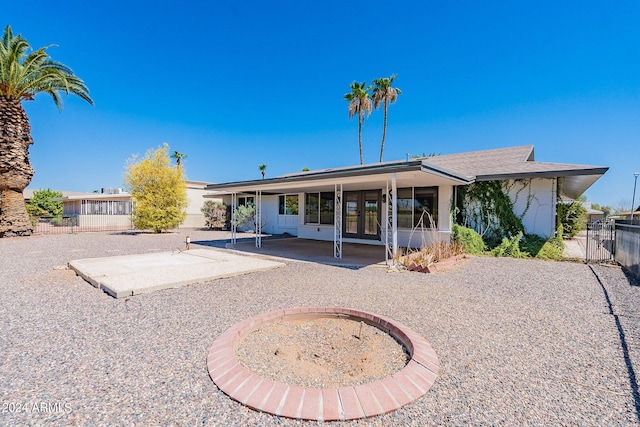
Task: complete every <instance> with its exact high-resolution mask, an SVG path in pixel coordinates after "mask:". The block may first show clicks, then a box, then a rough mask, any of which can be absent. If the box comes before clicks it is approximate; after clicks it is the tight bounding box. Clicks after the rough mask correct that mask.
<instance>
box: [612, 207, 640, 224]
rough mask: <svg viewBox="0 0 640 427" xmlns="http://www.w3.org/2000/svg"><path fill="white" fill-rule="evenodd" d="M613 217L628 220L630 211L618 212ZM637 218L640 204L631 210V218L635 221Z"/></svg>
mask: <svg viewBox="0 0 640 427" xmlns="http://www.w3.org/2000/svg"><path fill="white" fill-rule="evenodd" d="M613 218H615V219H621V220H630V219H631V211H627V212H620V213H619V214H616V215H615V216H614V217H613ZM639 219H640V206H638V209H637V210H635V211H634V212H633V220H634V221H636V220H639Z"/></svg>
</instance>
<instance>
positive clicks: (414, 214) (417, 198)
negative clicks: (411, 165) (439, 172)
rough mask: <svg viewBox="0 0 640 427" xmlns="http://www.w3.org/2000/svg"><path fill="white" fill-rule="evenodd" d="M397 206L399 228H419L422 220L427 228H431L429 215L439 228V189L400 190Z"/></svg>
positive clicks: (415, 188) (416, 188)
mask: <svg viewBox="0 0 640 427" xmlns="http://www.w3.org/2000/svg"><path fill="white" fill-rule="evenodd" d="M396 206H397V213H396V215H397V220H398V227H399V228H412V227H417V226H418V225H419V224H420V219H422V221H423V225H424V227H425V228H431V224H430V221H429V216H428V215H427V214H429V215H431V218H432V219H433V223H434V226H435V227H437V226H438V187H414V188H398V196H397V201H396ZM423 213H424V216H423Z"/></svg>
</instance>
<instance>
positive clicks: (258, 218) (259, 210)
mask: <svg viewBox="0 0 640 427" xmlns="http://www.w3.org/2000/svg"><path fill="white" fill-rule="evenodd" d="M255 220H256V248H261V247H262V190H256V206H255Z"/></svg>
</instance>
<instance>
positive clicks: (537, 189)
mask: <svg viewBox="0 0 640 427" xmlns="http://www.w3.org/2000/svg"><path fill="white" fill-rule="evenodd" d="M509 188H510V190H509V193H508V194H509V198H510V199H511V202H512V203H513V212H514V213H515V214H516V216H518V217H521V216H522V214H523V213H525V210H526V213H525V215H524V217H522V225H523V226H524V229H525V231H526V233H528V234H538V235H540V236H543V237H546V238H549V237H552V236H554V235H555V230H556V188H557V182H556V179H555V178H534V179H531V180H522V181H509ZM527 206H528V208H527Z"/></svg>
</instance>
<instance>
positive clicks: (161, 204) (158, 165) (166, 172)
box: [124, 143, 188, 233]
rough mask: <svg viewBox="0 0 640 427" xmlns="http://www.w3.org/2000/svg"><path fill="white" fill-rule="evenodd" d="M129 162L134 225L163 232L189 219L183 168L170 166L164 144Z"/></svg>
mask: <svg viewBox="0 0 640 427" xmlns="http://www.w3.org/2000/svg"><path fill="white" fill-rule="evenodd" d="M136 160H137V159H136V157H135V156H134V157H132V158H130V159H129V160H128V161H127V167H126V173H125V176H124V182H125V187H126V188H127V189H128V190H129V192H130V193H131V199H132V200H133V212H132V214H131V217H132V221H133V224H134V226H135V227H136V228H138V229H140V230H153V231H154V232H156V233H161V232H163V231H166V230H170V229H172V228H175V227H177V226H179V225H180V224H182V223H183V222H184V220H185V218H186V216H187V213H186V208H187V203H188V202H187V187H186V185H185V183H184V171H183V168H182V167H179V166H175V167H174V166H171V160H170V159H169V146H168V145H167V144H166V143H165V144H163V146H162V147H159V148H158V149H156V150H153V149H151V150H149V151H147V154H146V155H145V156H144V158H142V159H141V160H140V161H136Z"/></svg>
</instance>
